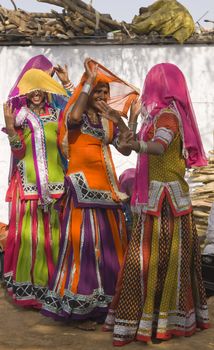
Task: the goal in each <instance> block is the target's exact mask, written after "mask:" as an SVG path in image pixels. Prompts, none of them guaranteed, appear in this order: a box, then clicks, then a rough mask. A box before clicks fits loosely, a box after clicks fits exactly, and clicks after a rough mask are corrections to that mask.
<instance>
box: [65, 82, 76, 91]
mask: <svg viewBox="0 0 214 350" xmlns="http://www.w3.org/2000/svg"><path fill="white" fill-rule="evenodd" d="M63 86H64V88H65V89H66V90H73V89H74V84H73V83H72V82H71V81H69V82H68V83H66V84H63Z"/></svg>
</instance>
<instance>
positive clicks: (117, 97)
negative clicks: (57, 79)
mask: <svg viewBox="0 0 214 350" xmlns="http://www.w3.org/2000/svg"><path fill="white" fill-rule="evenodd" d="M95 65H97V76H96V79H95V81H94V83H93V87H95V86H96V85H97V84H98V83H99V82H102V83H108V84H109V87H110V99H109V100H108V104H109V105H110V106H111V108H113V109H116V110H117V111H119V112H120V113H121V115H123V116H126V115H127V113H128V110H129V108H130V105H131V103H132V102H133V101H134V100H135V99H136V98H138V96H139V93H140V91H139V89H137V88H136V87H134V86H133V85H131V84H129V83H127V82H126V81H124V80H122V79H121V78H119V77H118V76H116V75H115V74H113V73H112V72H111V71H110V70H108V69H107V68H106V67H104V66H102V65H101V64H100V63H98V62H96V61H94V60H90V62H89V67H90V69H91V70H93V68H94V67H95ZM86 80H87V76H86V74H85V73H84V74H83V76H82V78H81V80H80V83H79V84H78V85H77V87H76V88H75V91H74V93H73V95H72V96H71V97H70V99H69V101H68V103H67V105H66V107H65V111H64V117H63V120H62V122H61V125H60V133H59V146H60V148H61V150H62V153H63V154H64V155H65V156H67V125H66V124H67V115H68V114H69V113H70V111H71V109H72V107H73V105H74V103H75V102H76V100H77V98H78V97H79V94H80V93H81V91H82V88H83V85H84V84H85V82H86Z"/></svg>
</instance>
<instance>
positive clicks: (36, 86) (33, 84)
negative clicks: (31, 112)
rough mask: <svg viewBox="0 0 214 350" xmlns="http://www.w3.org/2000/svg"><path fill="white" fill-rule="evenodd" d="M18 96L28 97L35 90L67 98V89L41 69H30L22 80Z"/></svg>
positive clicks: (19, 84)
mask: <svg viewBox="0 0 214 350" xmlns="http://www.w3.org/2000/svg"><path fill="white" fill-rule="evenodd" d="M17 88H18V93H17V96H21V95H26V94H28V93H29V92H31V91H34V90H42V91H45V92H48V93H51V94H58V95H64V96H67V93H66V91H65V89H64V88H63V87H62V86H61V85H60V84H59V83H58V82H57V81H55V80H54V79H53V78H51V77H50V75H49V74H47V73H46V72H43V71H42V70H40V69H34V68H32V69H29V70H28V71H27V72H26V73H25V74H24V75H23V77H22V78H21V80H20V81H19V83H18V85H17Z"/></svg>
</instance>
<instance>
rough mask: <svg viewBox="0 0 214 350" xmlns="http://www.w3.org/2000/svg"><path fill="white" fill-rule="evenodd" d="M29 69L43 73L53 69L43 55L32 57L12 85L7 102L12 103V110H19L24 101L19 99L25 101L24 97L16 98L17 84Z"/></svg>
mask: <svg viewBox="0 0 214 350" xmlns="http://www.w3.org/2000/svg"><path fill="white" fill-rule="evenodd" d="M31 68H35V69H41V70H43V71H49V70H50V69H52V68H53V65H52V63H51V62H50V61H49V59H48V58H47V57H45V56H44V55H37V56H34V57H32V58H31V59H30V60H29V61H28V62H27V63H26V64H25V66H24V67H23V69H22V71H21V73H20V74H19V76H18V78H17V80H16V82H15V84H14V85H13V87H12V89H11V90H10V93H9V95H8V100H11V101H12V106H13V109H14V108H20V105H22V104H24V103H25V101H21V99H23V100H25V97H21V98H19V97H16V96H17V95H18V94H19V89H18V86H17V85H18V83H19V81H20V80H21V78H22V77H23V75H24V74H25V73H26V72H27V71H28V70H29V69H31ZM22 102H23V103H22Z"/></svg>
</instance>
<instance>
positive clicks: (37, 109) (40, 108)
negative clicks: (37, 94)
mask: <svg viewBox="0 0 214 350" xmlns="http://www.w3.org/2000/svg"><path fill="white" fill-rule="evenodd" d="M29 108H30V109H31V111H32V112H34V113H35V114H37V115H40V114H44V113H45V102H42V103H40V105H39V106H36V105H34V104H33V103H31V104H30V105H29Z"/></svg>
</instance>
